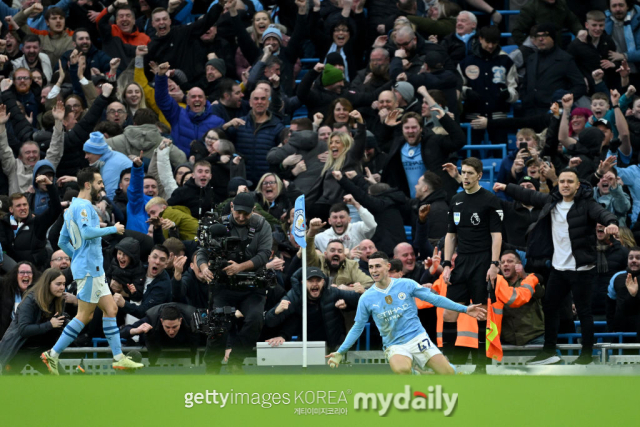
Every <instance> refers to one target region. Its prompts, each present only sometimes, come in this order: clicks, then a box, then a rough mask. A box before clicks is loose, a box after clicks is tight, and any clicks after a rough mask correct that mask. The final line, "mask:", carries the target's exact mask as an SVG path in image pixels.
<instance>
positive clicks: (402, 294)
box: [398, 292, 407, 301]
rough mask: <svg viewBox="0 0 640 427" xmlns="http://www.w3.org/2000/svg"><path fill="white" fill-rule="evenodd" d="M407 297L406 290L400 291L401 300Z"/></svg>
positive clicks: (399, 297)
mask: <svg viewBox="0 0 640 427" xmlns="http://www.w3.org/2000/svg"><path fill="white" fill-rule="evenodd" d="M406 297H407V294H405V293H404V292H400V293H399V294H398V299H399V300H400V301H403V300H404V299H405V298H406Z"/></svg>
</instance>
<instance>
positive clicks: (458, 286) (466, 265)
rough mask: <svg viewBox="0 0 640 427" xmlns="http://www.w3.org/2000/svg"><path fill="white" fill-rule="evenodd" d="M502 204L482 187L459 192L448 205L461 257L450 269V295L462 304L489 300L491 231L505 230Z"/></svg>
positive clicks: (448, 293)
mask: <svg viewBox="0 0 640 427" xmlns="http://www.w3.org/2000/svg"><path fill="white" fill-rule="evenodd" d="M502 216H503V212H502V206H501V205H500V199H498V198H497V197H496V195H495V194H493V193H492V192H490V191H488V190H486V189H484V188H482V187H480V189H479V190H478V191H476V192H475V193H472V194H467V193H466V192H465V191H462V192H460V193H457V194H456V195H455V196H453V198H452V199H451V204H450V205H449V229H448V232H449V233H454V234H456V238H457V242H458V251H457V252H458V257H457V258H456V265H455V268H454V269H453V270H452V271H451V278H450V282H451V284H450V285H449V286H448V287H447V298H449V299H450V300H452V301H456V302H459V303H461V304H469V301H471V302H472V303H473V304H486V303H487V279H486V277H487V270H488V269H489V267H490V266H491V261H493V260H492V259H491V246H492V242H493V240H492V238H491V233H500V232H502Z"/></svg>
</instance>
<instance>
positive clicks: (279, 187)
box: [256, 173, 302, 221]
mask: <svg viewBox="0 0 640 427" xmlns="http://www.w3.org/2000/svg"><path fill="white" fill-rule="evenodd" d="M301 194H302V193H301V192H300V191H299V190H298V189H297V188H296V187H295V185H294V184H293V183H287V184H285V183H284V182H282V180H281V179H280V177H279V176H278V175H276V174H273V173H265V174H264V175H262V177H261V178H260V180H259V181H258V184H257V185H256V196H257V197H256V200H257V201H258V203H260V205H261V206H262V208H263V209H264V210H265V211H267V212H269V213H270V214H271V215H273V217H274V218H276V219H277V220H279V221H282V219H283V217H284V216H286V215H287V214H288V212H289V209H291V208H292V207H293V205H294V204H295V202H296V198H297V197H298V196H300V195H301Z"/></svg>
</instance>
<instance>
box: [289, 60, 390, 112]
mask: <svg viewBox="0 0 640 427" xmlns="http://www.w3.org/2000/svg"><path fill="white" fill-rule="evenodd" d="M391 85H392V82H391V81H388V82H387V83H385V84H383V85H382V86H380V87H379V88H377V89H375V90H367V89H368V88H366V87H363V88H361V89H356V88H348V89H347V87H346V86H345V83H344V74H343V73H342V71H340V69H339V68H337V67H335V66H333V65H331V64H326V65H325V64H323V63H322V62H318V63H317V64H316V65H315V66H314V67H313V70H309V72H307V74H305V75H304V77H303V78H302V81H301V82H300V84H299V85H298V90H297V92H296V95H298V99H299V100H300V101H301V102H302V103H303V104H304V105H306V106H307V109H308V110H309V115H310V116H312V115H313V114H315V113H323V114H325V113H326V111H325V110H326V108H327V106H328V105H329V104H331V102H332V101H334V100H335V99H336V98H340V97H342V98H346V99H348V100H349V102H351V104H352V105H353V106H354V108H356V109H358V108H365V107H369V106H370V105H371V103H372V102H373V101H375V100H377V99H378V95H379V94H380V93H381V92H383V91H385V90H389V89H391Z"/></svg>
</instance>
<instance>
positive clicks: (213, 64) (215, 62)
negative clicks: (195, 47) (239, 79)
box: [205, 58, 227, 82]
mask: <svg viewBox="0 0 640 427" xmlns="http://www.w3.org/2000/svg"><path fill="white" fill-rule="evenodd" d="M205 68H206V76H207V81H208V82H212V81H214V80H218V79H219V78H221V77H224V76H225V75H226V74H227V65H226V64H225V63H224V61H223V60H222V59H220V58H213V59H210V60H208V61H207V64H206V65H205Z"/></svg>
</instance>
